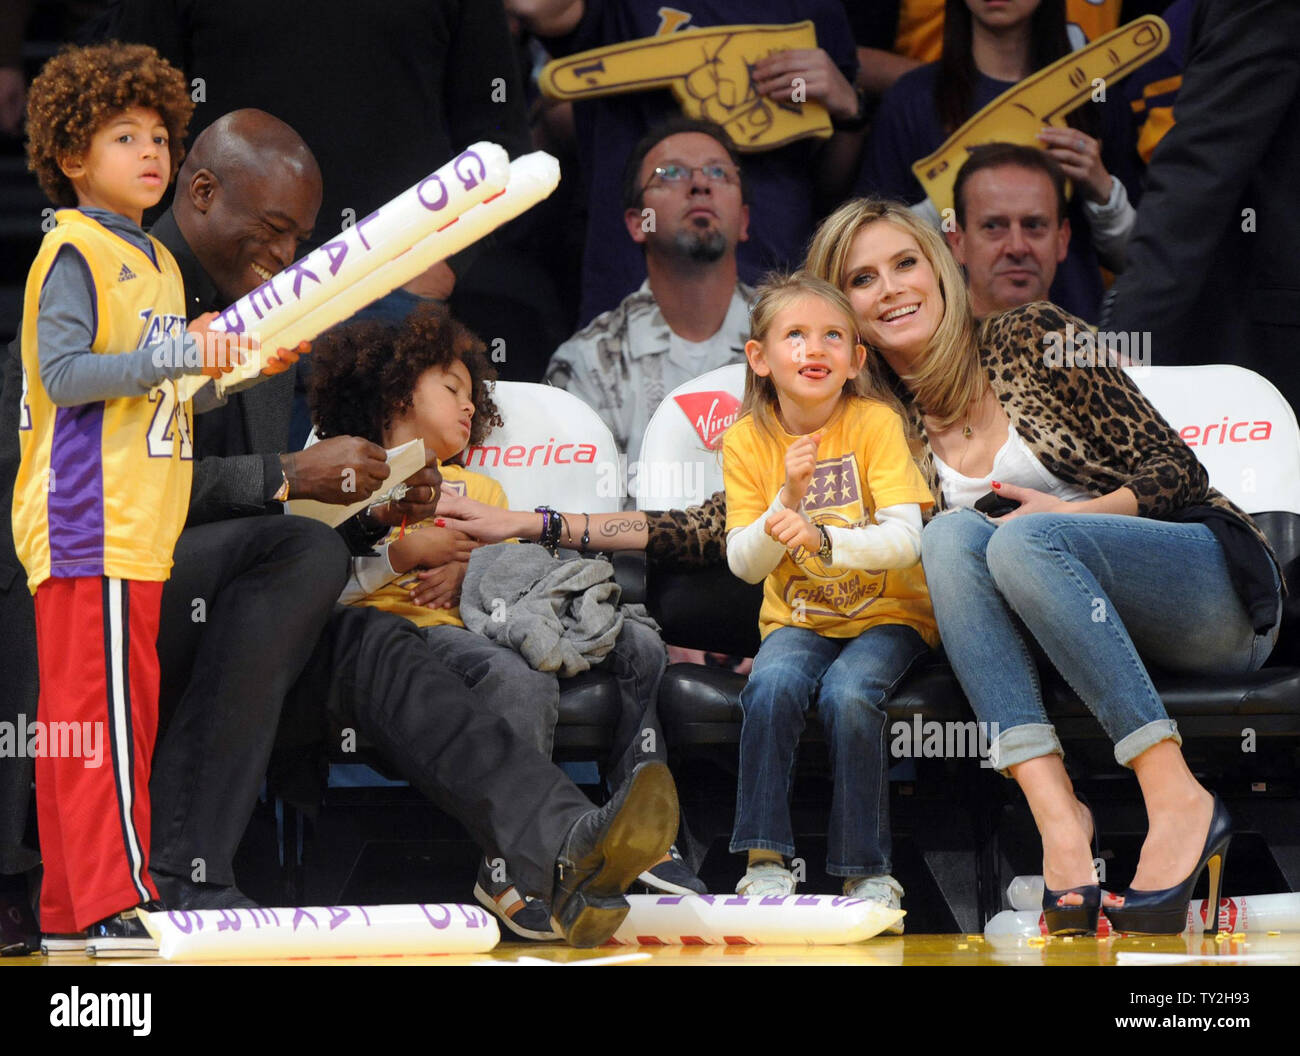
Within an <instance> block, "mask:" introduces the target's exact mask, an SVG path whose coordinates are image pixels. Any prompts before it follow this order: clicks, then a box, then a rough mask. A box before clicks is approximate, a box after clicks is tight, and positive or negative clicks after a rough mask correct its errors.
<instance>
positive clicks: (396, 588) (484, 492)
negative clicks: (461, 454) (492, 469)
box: [354, 466, 508, 627]
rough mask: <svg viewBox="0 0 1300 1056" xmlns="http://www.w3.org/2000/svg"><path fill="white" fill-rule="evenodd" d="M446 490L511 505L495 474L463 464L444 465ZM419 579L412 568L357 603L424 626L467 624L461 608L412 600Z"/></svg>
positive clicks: (491, 503)
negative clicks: (431, 605) (494, 476)
mask: <svg viewBox="0 0 1300 1056" xmlns="http://www.w3.org/2000/svg"><path fill="white" fill-rule="evenodd" d="M442 490H443V492H444V493H450V494H452V495H464V496H465V497H466V498H470V499H476V500H477V501H479V502H485V503H487V504H488V505H489V506H496V507H499V508H500V509H503V510H504V509H507V508H508V507H507V503H506V493H505V490H504V489H503V488H502V487H501V485H500V484H498V483H497V482H496V481H495V480H493V479H492V478H491V477H486V476H484V475H483V474H482V473H475V472H473V471H472V470H468V469H465V468H464V467H462V466H443V467H442ZM432 523H433V521H432V520H427V521H421V522H420V523H419V524H417V525H415V527H414V528H412V527H411V526H410V525H407V528H406V530H407V531H408V532H410V531H416V530H419V529H422V528H425V527H427V526H429V525H431V524H432ZM396 538H397V533H396V531H394V532H393V533H392V534H390V535H389V537H388V541H389V542H390V543H391V542H392V541H393V540H394V539H396ZM417 582H418V580H417V579H416V574H415V570H414V569H412V570H411V571H410V572H406V573H403V574H402V575H400V576H398V577H397V578H396V579H395V580H393V581H392V582H391V583H389V584H387V585H386V586H383V587H380V588H379V589H378V590H377V591H375V592H374V593H373V594H369V595H367V596H366V597H365V598H363V599H361V600H360V601H357V602H355V603H354V604H358V605H373V606H374V607H375V608H377V609H383V610H384V611H385V612H391V613H393V615H395V616H405V617H406V618H407V619H408V620H410V621H411V622H412V623H416V624H419V625H420V626H421V627H441V626H443V625H444V624H452V625H454V626H456V627H464V626H465V623H464V621H463V620H462V619H461V618H460V609H459V608H452V609H431V608H429V607H428V606H426V605H416V604H415V603H414V602H413V601H411V593H410V592H411V588H413V587H414V586H415V585H416V583H417Z"/></svg>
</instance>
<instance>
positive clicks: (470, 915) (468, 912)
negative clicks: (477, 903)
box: [456, 905, 487, 928]
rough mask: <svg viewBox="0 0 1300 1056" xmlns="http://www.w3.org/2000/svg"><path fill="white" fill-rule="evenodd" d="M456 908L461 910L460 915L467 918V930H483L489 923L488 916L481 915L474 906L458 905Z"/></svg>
mask: <svg viewBox="0 0 1300 1056" xmlns="http://www.w3.org/2000/svg"><path fill="white" fill-rule="evenodd" d="M456 908H457V909H459V910H460V915H461V916H462V917H464V918H465V927H467V928H481V927H482V926H483V925H484V924H486V923H487V914H486V913H480V911H479V910H476V909H475V908H474V907H473V906H462V905H457V906H456Z"/></svg>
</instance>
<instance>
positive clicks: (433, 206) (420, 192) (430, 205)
mask: <svg viewBox="0 0 1300 1056" xmlns="http://www.w3.org/2000/svg"><path fill="white" fill-rule="evenodd" d="M430 183H436V184H437V185H438V190H439V191H441V192H442V197H441V198H438V199H436V200H435V201H429V200H428V199H426V198H425V197H424V188H425V186H426V185H427V184H430ZM415 196H416V197H417V198H419V199H420V204H421V205H422V206H424V207H425V208H426V209H428V210H429V211H430V212H434V213H436V212H437V211H438V210H439V209H441V208H442V207H443V206H445V205H446V204H447V200H448V199H449V198H450V197H451V195H450V193H448V191H447V185H446V184H445V183H443V182H442V177H441V176H439V175H438V174H437V173H434V174H433V175H432V176H426V177H425V178H424V179H422V180H421V181H420V185H419V186H418V187H417V188H416V189H415Z"/></svg>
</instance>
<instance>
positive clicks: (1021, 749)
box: [989, 722, 1065, 777]
mask: <svg viewBox="0 0 1300 1056" xmlns="http://www.w3.org/2000/svg"><path fill="white" fill-rule="evenodd" d="M1040 755H1060V756H1064V755H1065V750H1064V749H1063V748H1062V747H1061V742H1060V740H1059V739H1058V738H1057V736H1056V727H1055V726H1053V725H1052V724H1051V723H1050V722H1026V723H1022V724H1021V725H1019V726H1012V727H1011V728H1010V729H1008V730H1003V731H1002V732H1001V733H999V734H998V735H997V737H996V738H995V739H994V740H993V743H992V744H990V745H989V765H990V766H992V767H993V769H995V770H996V771H997V772H998V773H1000V774H1001V775H1002V776H1003V777H1010V776H1011V774H1010V772H1009V771H1010V769H1011V767H1013V766H1015V765H1016V764H1017V763H1023V762H1025V761H1026V760H1029V759H1037V758H1038V757H1039V756H1040Z"/></svg>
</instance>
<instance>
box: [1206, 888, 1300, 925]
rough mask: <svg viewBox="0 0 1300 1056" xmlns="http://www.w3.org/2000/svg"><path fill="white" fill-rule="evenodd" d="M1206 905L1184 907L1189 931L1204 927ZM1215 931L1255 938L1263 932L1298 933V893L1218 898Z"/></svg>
mask: <svg viewBox="0 0 1300 1056" xmlns="http://www.w3.org/2000/svg"><path fill="white" fill-rule="evenodd" d="M1205 903H1206V900H1205V899H1203V898H1200V899H1197V900H1196V901H1195V902H1193V903H1192V904H1191V905H1190V906H1188V907H1187V924H1188V927H1189V928H1195V929H1196V930H1198V931H1199V930H1201V929H1202V928H1204V927H1205V919H1206V918H1205V912H1206V910H1205ZM1211 923H1213V921H1211ZM1216 930H1218V931H1230V932H1234V933H1236V932H1246V933H1247V934H1255V935H1258V934H1260V933H1262V932H1266V931H1292V932H1294V931H1300V893H1294V892H1292V893H1289V894H1282V895H1238V896H1237V897H1236V898H1221V899H1219V919H1218V926H1217V929H1216Z"/></svg>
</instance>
